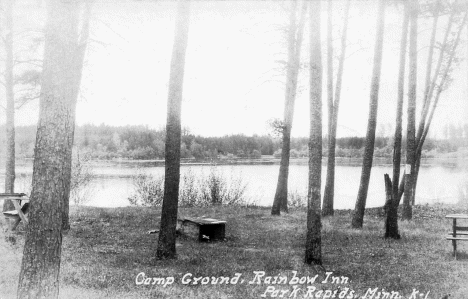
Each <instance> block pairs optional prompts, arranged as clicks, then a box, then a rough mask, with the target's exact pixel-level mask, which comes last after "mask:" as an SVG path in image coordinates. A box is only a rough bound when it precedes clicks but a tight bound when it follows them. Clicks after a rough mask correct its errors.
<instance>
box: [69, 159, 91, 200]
mask: <svg viewBox="0 0 468 299" xmlns="http://www.w3.org/2000/svg"><path fill="white" fill-rule="evenodd" d="M90 161H91V157H90V155H84V156H82V157H81V158H80V155H79V154H77V155H76V157H74V159H73V161H72V171H71V180H70V200H71V201H72V202H73V203H74V204H75V205H80V204H83V203H85V202H86V201H87V200H88V199H89V197H90V193H91V192H92V188H91V187H90V184H91V181H92V180H94V178H95V175H94V173H93V171H92V169H91V166H90Z"/></svg>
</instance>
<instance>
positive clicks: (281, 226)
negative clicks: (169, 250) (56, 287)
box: [0, 205, 468, 299]
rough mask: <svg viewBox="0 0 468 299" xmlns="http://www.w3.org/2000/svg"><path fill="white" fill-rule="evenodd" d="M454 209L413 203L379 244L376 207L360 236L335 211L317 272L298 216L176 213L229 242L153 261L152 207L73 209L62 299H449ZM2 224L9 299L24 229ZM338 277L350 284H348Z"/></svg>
mask: <svg viewBox="0 0 468 299" xmlns="http://www.w3.org/2000/svg"><path fill="white" fill-rule="evenodd" d="M455 212H456V213H460V212H462V213H463V212H465V213H466V212H467V209H466V208H462V207H460V206H448V205H440V206H416V207H415V209H414V220H413V221H411V222H400V233H401V235H402V239H401V240H398V241H395V240H385V239H384V238H382V235H383V223H384V222H383V221H384V219H383V218H382V217H381V211H380V209H372V210H368V211H367V214H366V218H365V222H364V228H363V229H362V230H354V229H351V228H350V211H336V215H335V216H334V217H332V218H326V219H324V220H323V237H322V251H323V268H322V267H312V266H307V265H304V264H303V256H304V242H305V222H306V211H305V210H304V209H297V210H293V211H291V212H290V213H289V214H286V215H283V216H281V217H274V216H271V215H270V210H269V208H260V207H250V208H246V207H234V206H229V207H226V206H218V207H208V208H190V209H188V208H187V209H181V215H183V216H186V217H188V216H203V215H206V216H209V217H213V218H219V219H225V220H227V227H226V238H227V239H226V241H224V242H212V243H199V242H197V241H196V240H194V239H192V238H189V237H187V236H180V237H179V238H178V243H177V252H178V259H177V260H164V261H160V260H156V259H155V258H154V257H153V256H154V251H155V248H156V242H157V234H148V231H150V230H154V229H157V228H159V225H158V223H159V218H160V215H159V214H160V212H159V209H154V208H142V207H127V208H94V207H93V208H92V207H72V208H71V212H70V213H71V215H70V220H71V230H70V231H69V232H68V234H66V235H65V236H64V238H63V247H62V248H63V249H62V266H61V291H60V294H61V298H87V299H88V298H262V297H261V295H262V294H265V292H267V293H266V295H267V296H266V298H271V297H272V295H277V298H279V297H280V295H281V292H279V293H274V292H272V291H282V290H284V291H285V292H284V298H286V297H288V296H292V297H294V295H296V298H304V297H305V296H306V295H310V294H313V296H314V297H309V298H340V297H339V295H340V292H344V291H347V293H346V295H349V294H350V293H351V291H354V297H355V298H361V297H363V295H364V294H365V293H366V291H367V290H368V289H369V288H370V289H375V288H377V291H376V293H375V296H374V297H370V296H367V298H380V299H381V298H384V297H377V292H380V291H382V290H384V291H389V292H391V291H394V292H399V294H400V295H402V297H401V298H411V295H412V294H413V295H414V293H413V289H414V290H417V291H419V292H420V293H419V294H418V295H417V296H414V297H412V298H415V299H416V298H417V299H423V298H437V299H439V298H441V297H442V296H444V295H446V294H449V293H450V294H451V295H452V296H451V297H450V298H451V299H453V298H468V254H467V253H468V242H465V243H463V242H459V246H458V247H459V258H458V260H454V258H453V257H452V255H451V254H452V244H451V243H450V242H449V241H447V240H445V236H446V234H447V232H449V231H450V229H451V221H450V220H448V219H445V218H444V216H445V215H446V214H450V213H455ZM2 218H3V217H2ZM0 224H1V225H2V230H1V231H2V236H1V238H0V265H1V266H0V267H1V269H2V271H0V298H1V299H3V298H16V297H15V294H16V287H17V281H18V275H19V269H20V263H21V256H22V246H23V243H24V233H21V230H22V229H23V227H22V226H21V227H20V229H19V230H20V232H18V233H16V234H15V235H13V236H7V235H6V234H5V233H4V232H3V231H4V229H5V220H4V219H2V220H1V221H0ZM254 271H264V272H265V276H264V277H263V278H262V279H261V284H250V282H251V281H252V280H253V279H254V276H255V274H254ZM293 271H297V274H296V276H297V277H303V276H309V278H313V277H314V276H315V275H318V276H317V278H316V280H315V282H314V283H310V284H289V282H290V281H291V279H292V278H293V276H294V272H293ZM325 271H329V272H333V274H332V276H336V277H340V282H339V283H338V282H336V281H335V283H329V282H326V283H322V282H323V281H324V279H325ZM142 272H144V273H145V276H147V277H158V278H167V277H174V280H175V281H174V283H172V284H170V285H167V286H163V285H160V284H155V285H151V284H150V285H144V284H143V285H137V284H136V278H137V275H138V274H139V273H142ZM187 273H191V274H192V276H189V275H186V274H187ZM236 273H240V274H241V277H240V279H239V281H238V282H237V283H236V284H216V285H212V284H207V285H201V284H200V283H199V284H197V285H191V284H188V285H186V284H183V283H182V277H183V276H184V275H186V278H187V277H191V278H192V282H193V278H194V277H212V276H214V277H221V276H223V277H230V278H232V277H235V275H236ZM266 276H273V278H270V282H274V281H275V279H274V278H275V277H277V278H278V277H279V278H282V277H286V281H287V283H282V284H268V279H265V278H266ZM138 277H139V279H140V278H142V274H140V276H138ZM342 278H348V279H349V281H348V283H344V282H345V280H341V279H342ZM328 280H330V279H328ZM141 281H143V280H141ZM278 281H279V280H277V282H278ZM157 282H163V280H157ZM165 282H167V283H169V282H170V280H166V281H165ZM199 282H201V281H199ZM205 282H206V279H205ZM234 282H235V281H234ZM280 282H284V281H280ZM310 282H311V281H310ZM307 287H309V289H308V288H307ZM297 288H298V289H299V290H297V291H296V293H294V290H295V289H297ZM314 288H315V291H313V289H314ZM307 290H309V291H311V293H309V294H307ZM319 290H323V291H322V292H320V291H319ZM327 290H328V292H327ZM286 291H288V292H286ZM312 291H313V293H312ZM428 292H430V293H429V294H427V293H428ZM426 295H427V296H426ZM348 298H349V297H348ZM388 298H390V297H388ZM393 298H395V297H393Z"/></svg>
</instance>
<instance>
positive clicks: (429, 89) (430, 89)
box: [410, 7, 457, 204]
mask: <svg viewBox="0 0 468 299" xmlns="http://www.w3.org/2000/svg"><path fill="white" fill-rule="evenodd" d="M456 12H457V10H456V9H452V12H451V13H450V17H449V20H448V24H447V28H446V29H445V33H444V39H443V41H442V44H440V48H439V58H438V62H437V65H436V68H435V70H434V74H433V76H432V81H431V83H430V84H428V82H427V81H426V90H425V93H424V101H423V108H422V109H421V119H420V120H419V125H418V132H417V135H416V148H421V150H416V156H415V167H414V173H413V176H414V177H413V185H412V187H413V190H412V193H411V196H412V197H411V200H410V201H411V203H413V204H414V202H415V196H416V185H417V182H418V176H419V167H420V164H421V151H422V145H423V144H424V142H421V138H422V135H423V133H424V130H425V127H426V118H427V116H428V113H429V110H430V107H431V101H432V97H433V94H434V90H435V88H436V84H437V78H438V77H439V76H440V72H441V68H442V62H443V61H444V54H445V51H446V48H447V46H448V44H449V42H448V40H449V36H450V33H451V29H452V25H453V23H454V18H455V14H456ZM438 13H439V7H437V11H436V17H438ZM435 26H437V22H436V20H434V25H433V33H432V34H433V35H435V31H436V28H435ZM435 46H436V44H435V40H432V39H431V43H430V45H429V47H430V48H429V55H432V54H433V51H434V48H435ZM431 60H432V59H431ZM431 66H432V61H431V63H429V60H428V64H427V67H426V69H427V72H428V73H426V80H427V76H430V69H431Z"/></svg>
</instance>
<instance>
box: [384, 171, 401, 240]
mask: <svg viewBox="0 0 468 299" xmlns="http://www.w3.org/2000/svg"><path fill="white" fill-rule="evenodd" d="M384 179H385V194H386V202H387V204H386V209H385V210H386V214H387V215H386V216H387V217H386V221H385V238H392V239H400V234H399V232H398V206H397V205H396V204H395V203H396V200H395V198H394V197H393V190H392V181H391V180H390V176H389V175H388V174H385V175H384ZM397 183H398V181H396V182H395V183H394V185H397V186H398V184H397Z"/></svg>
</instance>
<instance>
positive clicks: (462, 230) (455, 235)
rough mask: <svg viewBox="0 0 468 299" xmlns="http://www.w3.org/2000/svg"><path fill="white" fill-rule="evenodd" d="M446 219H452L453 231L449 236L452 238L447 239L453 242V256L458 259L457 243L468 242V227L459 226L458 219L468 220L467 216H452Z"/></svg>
mask: <svg viewBox="0 0 468 299" xmlns="http://www.w3.org/2000/svg"><path fill="white" fill-rule="evenodd" d="M445 218H449V219H452V231H451V232H449V233H448V234H449V235H450V237H447V240H452V245H453V256H454V257H455V259H456V258H457V241H468V237H466V236H468V226H457V219H466V220H468V215H467V214H450V215H447V216H445Z"/></svg>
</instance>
